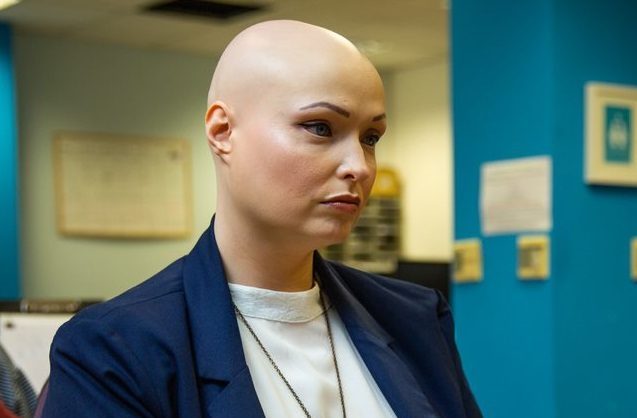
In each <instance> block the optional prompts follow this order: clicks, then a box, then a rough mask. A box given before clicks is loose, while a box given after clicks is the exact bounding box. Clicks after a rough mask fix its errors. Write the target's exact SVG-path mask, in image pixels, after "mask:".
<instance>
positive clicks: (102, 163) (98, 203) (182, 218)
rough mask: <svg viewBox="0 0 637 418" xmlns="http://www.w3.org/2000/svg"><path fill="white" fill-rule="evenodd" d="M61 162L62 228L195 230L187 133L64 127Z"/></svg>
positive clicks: (170, 233) (56, 149)
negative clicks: (175, 136) (138, 133)
mask: <svg viewBox="0 0 637 418" xmlns="http://www.w3.org/2000/svg"><path fill="white" fill-rule="evenodd" d="M53 167H54V180H55V197H56V209H57V228H58V231H59V232H60V233H62V234H64V235H80V236H94V237H113V238H115V237H123V238H126V237H128V238H182V237H187V236H189V235H190V234H191V231H192V192H191V190H192V179H191V172H192V168H191V155H190V146H189V143H188V142H187V141H185V140H181V139H165V138H147V137H138V136H122V135H108V134H95V133H77V132H60V133H57V134H56V135H55V138H54V143H53Z"/></svg>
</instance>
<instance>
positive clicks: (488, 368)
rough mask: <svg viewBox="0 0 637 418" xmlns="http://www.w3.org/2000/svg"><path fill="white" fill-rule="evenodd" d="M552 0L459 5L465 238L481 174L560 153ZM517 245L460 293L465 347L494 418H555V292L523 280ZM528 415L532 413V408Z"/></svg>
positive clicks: (489, 244) (501, 242)
mask: <svg viewBox="0 0 637 418" xmlns="http://www.w3.org/2000/svg"><path fill="white" fill-rule="evenodd" d="M549 6H550V3H549V2H548V0H523V1H516V2H510V1H508V0H481V1H471V0H454V2H453V6H452V12H451V23H452V33H451V38H452V39H451V41H452V102H453V109H452V110H453V132H454V154H455V155H454V183H455V184H454V187H455V194H454V199H455V216H454V218H455V235H456V238H457V239H462V238H472V237H480V219H479V212H478V202H479V198H478V191H479V180H480V165H481V164H482V163H484V162H487V161H494V160H502V159H510V158H519V157H526V156H535V155H547V154H550V153H551V127H552V124H553V113H552V110H551V106H550V104H551V102H552V99H551V82H552V72H551V71H552V66H551V42H550V33H551V26H550V25H551V12H550V8H549ZM515 245H516V243H515V238H514V237H513V236H501V237H491V238H483V254H484V269H485V270H484V273H485V277H484V282H483V283H480V284H476V285H464V286H454V288H453V292H452V293H453V301H452V302H453V306H454V314H455V317H456V322H457V338H458V344H459V347H460V350H461V352H462V356H463V361H464V364H465V368H466V372H467V375H468V378H469V381H470V383H471V385H472V387H473V389H474V391H475V395H476V397H477V399H478V401H479V403H480V405H481V407H482V409H483V412H484V415H485V417H489V418H511V417H515V418H540V417H541V418H552V417H554V416H555V412H554V408H553V404H554V399H553V397H554V389H553V384H554V383H553V382H554V379H553V377H554V375H553V366H552V359H553V357H554V354H553V336H552V332H551V329H552V326H553V319H554V315H553V303H552V301H553V291H554V284H553V281H552V280H550V281H548V282H545V283H538V282H531V283H529V282H520V281H519V280H517V279H516V254H515ZM522 406H523V407H522Z"/></svg>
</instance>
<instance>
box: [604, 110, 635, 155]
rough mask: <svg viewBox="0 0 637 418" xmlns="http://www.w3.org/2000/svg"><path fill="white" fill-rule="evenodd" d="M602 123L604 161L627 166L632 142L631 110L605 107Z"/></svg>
mask: <svg viewBox="0 0 637 418" xmlns="http://www.w3.org/2000/svg"><path fill="white" fill-rule="evenodd" d="M604 121H605V123H604V127H605V128H604V129H605V130H604V149H605V152H604V156H605V157H604V159H605V160H606V162H608V163H618V164H629V163H630V162H631V161H630V160H631V155H632V152H631V150H632V140H633V126H632V109H631V108H629V107H620V106H606V108H605V109H604Z"/></svg>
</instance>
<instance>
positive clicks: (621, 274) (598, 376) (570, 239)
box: [553, 0, 637, 418]
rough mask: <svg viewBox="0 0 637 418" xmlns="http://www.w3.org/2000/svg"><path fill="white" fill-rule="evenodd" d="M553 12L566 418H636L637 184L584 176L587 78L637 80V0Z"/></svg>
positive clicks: (581, 3)
mask: <svg viewBox="0 0 637 418" xmlns="http://www.w3.org/2000/svg"><path fill="white" fill-rule="evenodd" d="M555 19H556V21H557V22H558V23H559V24H558V25H556V26H555V48H554V56H555V121H556V132H555V133H554V140H553V143H554V160H555V187H556V188H557V189H558V190H559V191H560V193H559V194H557V195H556V205H555V229H554V234H553V235H554V246H555V249H554V253H555V257H554V258H555V265H554V271H555V273H554V275H555V279H556V280H555V292H556V293H555V296H556V299H555V302H556V304H555V309H556V312H557V316H556V322H555V324H556V327H555V339H556V341H555V342H556V371H557V372H556V376H557V385H556V386H557V401H558V402H557V410H558V415H559V416H560V417H578V418H579V417H581V418H587V417H595V418H596V417H605V418H616V417H622V418H629V417H630V418H634V417H637V397H636V395H637V386H636V382H637V283H634V282H632V281H631V280H630V279H629V263H628V251H629V241H630V238H631V237H637V188H627V187H603V186H587V185H585V184H584V183H583V182H582V172H583V166H582V164H583V141H582V138H583V135H584V118H583V115H584V114H583V112H584V84H585V83H586V82H588V81H590V80H595V81H601V82H610V83H619V84H627V85H633V86H637V1H627V0H607V1H602V0H596V1H591V0H561V1H558V2H556V7H555Z"/></svg>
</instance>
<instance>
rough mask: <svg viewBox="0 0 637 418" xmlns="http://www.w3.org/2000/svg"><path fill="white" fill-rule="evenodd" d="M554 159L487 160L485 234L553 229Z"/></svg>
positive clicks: (484, 174)
mask: <svg viewBox="0 0 637 418" xmlns="http://www.w3.org/2000/svg"><path fill="white" fill-rule="evenodd" d="M551 171H552V170H551V158H550V157H544V156H543V157H533V158H521V159H516V160H504V161H498V162H491V163H485V164H483V165H482V173H481V196H480V210H481V217H482V233H483V234H485V235H495V234H505V233H515V232H521V231H549V230H550V229H551V228H552V224H553V220H552V214H551V213H552V203H551V190H552V184H551Z"/></svg>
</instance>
